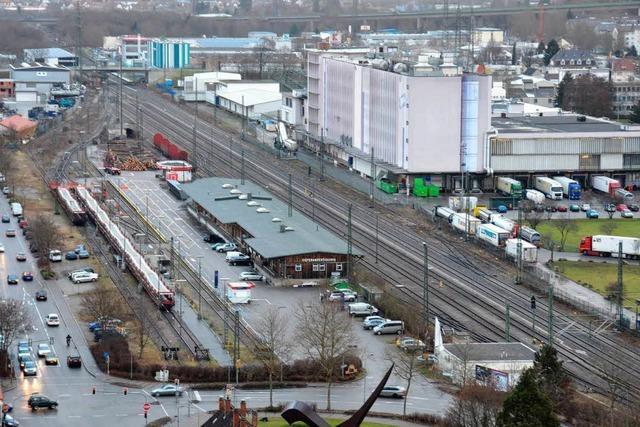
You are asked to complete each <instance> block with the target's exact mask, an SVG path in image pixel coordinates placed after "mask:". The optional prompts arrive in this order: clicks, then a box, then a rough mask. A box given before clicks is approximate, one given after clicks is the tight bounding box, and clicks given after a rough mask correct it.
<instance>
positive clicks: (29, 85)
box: [26, 83, 36, 89]
mask: <svg viewBox="0 0 640 427" xmlns="http://www.w3.org/2000/svg"><path fill="white" fill-rule="evenodd" d="M26 86H27V87H28V88H30V89H33V88H35V87H36V84H35V83H27V84H26Z"/></svg>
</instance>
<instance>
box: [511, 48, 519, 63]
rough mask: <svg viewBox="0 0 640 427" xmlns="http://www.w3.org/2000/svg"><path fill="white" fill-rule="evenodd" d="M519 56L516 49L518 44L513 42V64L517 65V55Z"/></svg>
mask: <svg viewBox="0 0 640 427" xmlns="http://www.w3.org/2000/svg"><path fill="white" fill-rule="evenodd" d="M517 56H518V54H517V51H516V44H515V43H514V44H513V49H511V65H516V63H517V61H516V59H517V58H516V57H517Z"/></svg>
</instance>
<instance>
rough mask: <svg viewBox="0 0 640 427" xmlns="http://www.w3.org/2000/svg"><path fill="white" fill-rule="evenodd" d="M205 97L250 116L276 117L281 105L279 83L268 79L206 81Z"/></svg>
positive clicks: (208, 100) (239, 113)
mask: <svg viewBox="0 0 640 427" xmlns="http://www.w3.org/2000/svg"><path fill="white" fill-rule="evenodd" d="M221 74H226V73H221ZM205 99H206V100H207V102H211V103H215V104H216V105H218V106H219V107H222V108H224V109H226V110H228V111H230V112H232V113H235V114H238V115H241V116H244V117H251V118H257V117H258V116H260V115H269V116H274V117H277V115H278V110H279V109H280V107H281V105H282V94H281V93H280V84H279V83H277V82H274V81H270V80H237V79H231V80H219V81H214V82H212V83H207V92H206V93H205Z"/></svg>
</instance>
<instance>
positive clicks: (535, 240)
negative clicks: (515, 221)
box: [520, 226, 541, 246]
mask: <svg viewBox="0 0 640 427" xmlns="http://www.w3.org/2000/svg"><path fill="white" fill-rule="evenodd" d="M520 237H521V238H522V239H524V240H526V241H527V242H529V243H531V244H534V245H536V246H540V239H541V237H540V233H538V232H537V231H536V230H534V229H533V228H531V227H527V226H523V227H522V228H520Z"/></svg>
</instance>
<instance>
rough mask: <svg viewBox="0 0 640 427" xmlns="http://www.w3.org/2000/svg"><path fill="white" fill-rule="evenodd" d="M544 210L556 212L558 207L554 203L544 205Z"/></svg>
mask: <svg viewBox="0 0 640 427" xmlns="http://www.w3.org/2000/svg"><path fill="white" fill-rule="evenodd" d="M544 210H545V211H546V212H558V208H556V207H555V205H546V206H545V207H544Z"/></svg>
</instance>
